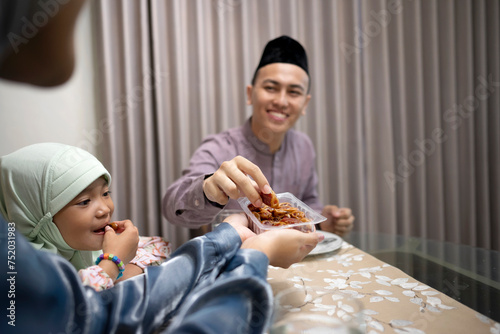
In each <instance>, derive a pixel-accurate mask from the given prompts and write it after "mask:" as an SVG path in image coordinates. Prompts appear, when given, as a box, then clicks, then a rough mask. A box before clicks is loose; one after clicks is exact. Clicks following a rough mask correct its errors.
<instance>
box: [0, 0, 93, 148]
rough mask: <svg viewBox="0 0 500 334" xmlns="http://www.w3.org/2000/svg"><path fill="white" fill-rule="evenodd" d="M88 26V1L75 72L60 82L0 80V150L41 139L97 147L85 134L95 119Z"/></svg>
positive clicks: (78, 39)
mask: <svg viewBox="0 0 500 334" xmlns="http://www.w3.org/2000/svg"><path fill="white" fill-rule="evenodd" d="M91 32H92V20H91V11H90V7H89V3H88V2H87V4H86V5H85V8H83V10H82V12H81V13H80V17H79V18H78V22H77V27H76V55H77V56H76V57H77V58H76V67H75V72H74V73H73V77H72V78H71V79H70V80H69V81H68V82H67V83H65V84H64V85H62V86H60V87H56V88H38V87H34V86H30V85H24V84H17V83H12V82H9V81H5V80H0V156H2V155H5V154H8V153H11V152H13V151H15V150H17V149H19V148H21V147H23V146H26V145H30V144H34V143H38V142H45V141H53V142H61V143H65V144H69V145H75V146H79V147H82V148H85V149H87V150H89V151H91V153H95V145H94V144H93V141H92V140H89V139H88V138H89V136H88V134H89V133H91V132H92V129H94V128H95V124H96V117H95V92H94V66H93V50H94V47H93V42H92V33H91ZM86 135H87V136H86Z"/></svg>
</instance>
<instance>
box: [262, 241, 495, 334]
mask: <svg viewBox="0 0 500 334" xmlns="http://www.w3.org/2000/svg"><path fill="white" fill-rule="evenodd" d="M268 282H269V283H270V284H271V287H272V288H273V291H274V294H276V293H278V292H279V291H282V290H284V289H288V288H291V287H294V286H295V287H297V288H302V287H304V286H311V287H317V286H319V287H322V288H325V289H334V290H341V291H343V292H345V293H348V294H350V295H352V296H353V297H355V298H359V300H360V301H361V302H362V303H363V307H364V320H365V324H366V333H367V334H376V333H418V334H423V333H426V334H431V333H439V334H441V333H468V334H469V333H475V334H476V333H498V334H500V324H499V323H497V322H495V321H493V320H491V319H489V318H488V317H485V316H483V315H481V314H479V313H478V312H476V311H474V310H472V309H471V308H469V307H467V306H465V305H463V304H461V303H460V302H458V301H456V300H454V299H452V298H450V297H448V296H447V295H445V294H443V293H441V292H439V291H437V290H435V289H433V288H431V287H429V286H427V285H425V284H422V283H421V282H419V281H417V280H415V279H414V278H412V277H410V276H408V275H407V274H406V273H404V272H402V271H401V270H399V269H398V268H396V267H394V266H391V265H389V264H387V263H384V262H382V261H380V260H378V259H377V258H375V257H373V256H371V255H369V254H367V253H365V252H363V251H362V250H360V249H358V248H356V247H354V246H352V245H350V244H349V243H347V242H343V243H342V247H341V248H340V249H339V250H338V251H335V252H331V253H327V254H323V255H312V256H308V257H307V258H306V259H304V260H303V261H302V262H300V263H297V264H294V265H292V266H291V267H290V268H288V269H282V268H277V267H272V266H270V267H269V273H268ZM499 307H500V305H499ZM316 310H317V312H323V313H325V314H331V313H329V312H335V308H331V307H327V306H324V305H323V307H317V308H316Z"/></svg>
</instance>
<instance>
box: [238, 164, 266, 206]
mask: <svg viewBox="0 0 500 334" xmlns="http://www.w3.org/2000/svg"><path fill="white" fill-rule="evenodd" d="M234 161H235V163H236V164H237V166H238V168H239V169H240V170H241V171H242V172H243V173H245V174H246V175H249V176H250V177H251V178H252V179H253V180H254V181H255V182H256V183H257V185H258V187H259V189H260V190H261V191H262V192H263V193H264V194H269V193H270V192H271V187H270V186H269V182H268V181H267V178H266V177H265V176H264V174H263V173H262V171H261V170H260V168H259V166H257V165H255V164H254V163H253V162H251V161H249V160H247V159H245V158H243V157H241V156H237V157H236V158H234ZM248 199H250V198H248ZM250 201H252V199H250ZM252 203H253V201H252Z"/></svg>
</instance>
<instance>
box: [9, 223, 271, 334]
mask: <svg viewBox="0 0 500 334" xmlns="http://www.w3.org/2000/svg"><path fill="white" fill-rule="evenodd" d="M0 220H2V221H1V222H0V258H1V259H2V262H3V264H2V265H1V267H2V271H1V276H2V277H1V279H0V291H1V293H2V297H1V298H0V300H2V305H1V306H2V309H3V310H4V312H5V313H6V314H5V315H3V316H2V317H3V321H1V322H0V332H1V333H11V332H12V333H16V332H19V333H28V332H32V333H35V332H36V333H41V332H53V333H92V334H93V333H126V332H128V333H150V332H153V331H158V330H159V329H160V328H162V327H164V326H165V325H166V324H167V323H168V321H169V320H170V319H171V318H172V316H174V315H176V314H178V315H179V316H177V317H175V323H178V320H177V319H185V322H186V325H187V323H188V322H189V320H190V319H192V318H191V317H190V316H185V315H184V316H183V314H185V313H183V312H185V311H184V310H185V309H186V308H190V307H194V306H195V305H207V304H209V303H214V304H210V305H214V306H218V307H222V308H224V309H226V310H227V305H233V306H234V305H236V304H237V305H239V304H240V303H241V302H242V301H246V303H247V304H246V305H247V306H248V304H250V305H254V306H252V307H253V308H252V310H253V309H256V310H257V311H255V312H254V314H255V315H256V316H255V317H257V315H258V314H263V315H264V318H265V319H264V318H263V319H264V320H262V321H260V322H256V321H254V320H252V318H250V319H249V318H241V319H242V320H240V321H238V326H239V327H241V328H245V330H246V333H253V332H258V331H259V330H260V329H261V328H263V326H265V324H264V323H265V322H266V321H268V320H267V319H268V317H269V312H270V308H269V307H270V306H269V300H270V296H271V294H270V289H269V287H268V285H267V283H266V282H265V275H266V272H267V258H266V257H265V256H264V254H262V253H259V252H257V251H253V252H251V251H250V252H244V251H243V250H239V246H240V239H239V236H238V235H237V233H236V232H235V231H234V229H232V228H231V227H230V226H229V225H227V224H222V225H221V228H220V229H217V230H216V231H214V232H211V233H210V234H207V235H206V236H204V237H200V238H196V239H193V240H191V241H189V242H187V243H186V244H185V245H183V246H182V247H181V248H179V249H178V250H177V251H176V252H175V253H174V254H173V256H172V259H170V260H169V261H167V262H166V263H165V264H164V265H162V266H158V267H151V268H149V269H147V270H146V273H145V274H144V275H139V276H136V277H134V278H132V279H129V280H126V281H124V282H121V283H119V284H117V285H116V286H115V287H114V288H112V289H109V290H105V291H102V292H95V291H94V290H93V289H92V288H89V287H84V286H83V285H82V284H81V282H80V279H79V277H78V275H77V272H76V270H75V269H74V268H73V267H72V266H71V264H70V263H69V262H67V261H66V260H64V259H63V258H61V257H59V256H57V255H54V254H49V253H47V252H44V251H38V250H35V249H34V248H33V247H32V246H31V245H30V244H29V243H28V242H27V241H26V239H25V238H24V237H23V236H21V235H17V234H16V233H15V224H13V223H10V224H7V223H6V222H5V221H3V219H1V217H0ZM253 260H256V262H257V263H251V264H249V263H248V262H247V261H253ZM9 261H10V262H9ZM252 281H255V282H257V283H256V284H253V283H252ZM210 282H215V284H212V288H211V287H210V285H211V284H209V283H210ZM245 284H247V285H248V287H247V288H245V287H246V285H245ZM254 285H255V286H254ZM218 289H222V290H218ZM211 290H213V291H211ZM200 301H201V302H202V303H201V304H200ZM214 309H216V308H214ZM248 309H249V308H248V307H246V308H245V306H238V307H235V308H234V309H229V310H228V311H229V312H232V314H233V315H234V316H233V319H237V318H238V317H239V316H240V315H242V314H247V313H242V312H243V311H246V310H248ZM259 312H260V313H259ZM196 314H197V313H196V312H195V313H193V316H195V315H196ZM248 314H252V313H248ZM228 316H229V314H228ZM196 319H203V317H202V316H199V317H198V318H196ZM245 319H246V320H245ZM209 320H210V319H206V321H205V320H203V321H205V323H206V325H205V326H206V328H204V330H205V332H207V333H215V332H217V333H223V332H225V331H226V332H233V331H232V329H231V327H224V328H223V327H221V325H223V326H233V325H235V324H234V323H226V324H223V323H219V322H216V323H215V324H212V323H211V322H210V321H209ZM245 321H246V322H245ZM263 324H264V325H263ZM181 325H183V321H181ZM214 326H219V327H217V328H216V329H214V328H215V327H214ZM239 327H238V328H239ZM222 328H223V329H224V330H222V331H219V330H220V329H222ZM235 328H236V327H235ZM177 329H178V330H179V332H182V326H179V325H178V326H177V327H168V329H167V330H169V331H170V332H172V333H175V332H176V330H177ZM254 329H256V330H257V331H255V330H254ZM242 333H243V332H242Z"/></svg>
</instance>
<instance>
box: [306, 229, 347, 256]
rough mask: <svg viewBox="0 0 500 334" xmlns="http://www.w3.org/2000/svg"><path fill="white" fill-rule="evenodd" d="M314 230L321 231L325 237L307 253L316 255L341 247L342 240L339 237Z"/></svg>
mask: <svg viewBox="0 0 500 334" xmlns="http://www.w3.org/2000/svg"><path fill="white" fill-rule="evenodd" d="M316 232H319V233H322V234H323V235H324V236H325V239H323V241H321V242H320V243H319V244H317V245H316V247H314V249H313V250H312V251H311V252H310V253H309V255H317V254H323V253H328V252H333V251H334V250H337V249H339V248H340V247H342V242H343V241H344V240H343V239H342V238H341V237H339V236H338V235H336V234H334V233H330V232H325V231H318V230H316Z"/></svg>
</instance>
